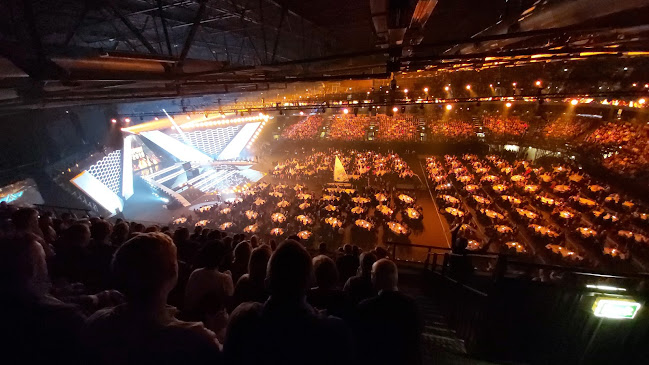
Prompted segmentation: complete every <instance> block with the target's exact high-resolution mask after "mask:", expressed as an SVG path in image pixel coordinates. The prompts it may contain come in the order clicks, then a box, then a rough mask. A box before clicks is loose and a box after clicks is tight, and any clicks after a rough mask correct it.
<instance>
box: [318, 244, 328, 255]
mask: <svg viewBox="0 0 649 365" xmlns="http://www.w3.org/2000/svg"><path fill="white" fill-rule="evenodd" d="M318 252H319V253H321V254H324V253H326V252H327V244H326V243H324V242H320V244H319V245H318Z"/></svg>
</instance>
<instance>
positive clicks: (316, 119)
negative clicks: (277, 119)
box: [282, 115, 324, 140]
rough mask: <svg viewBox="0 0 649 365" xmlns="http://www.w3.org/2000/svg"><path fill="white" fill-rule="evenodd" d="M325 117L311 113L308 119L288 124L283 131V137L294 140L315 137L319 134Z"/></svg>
mask: <svg viewBox="0 0 649 365" xmlns="http://www.w3.org/2000/svg"><path fill="white" fill-rule="evenodd" d="M323 123H324V118H322V116H320V115H310V116H308V117H307V118H306V119H304V120H302V121H299V122H297V123H295V124H292V125H290V126H288V127H287V128H286V129H284V131H283V132H282V137H283V138H287V139H293V140H305V139H313V138H315V137H316V136H317V135H318V132H319V130H320V127H321V126H322V124H323Z"/></svg>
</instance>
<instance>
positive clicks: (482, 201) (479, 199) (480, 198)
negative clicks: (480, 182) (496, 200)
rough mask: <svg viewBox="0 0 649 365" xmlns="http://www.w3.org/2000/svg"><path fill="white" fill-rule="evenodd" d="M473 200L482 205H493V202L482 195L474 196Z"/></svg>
mask: <svg viewBox="0 0 649 365" xmlns="http://www.w3.org/2000/svg"><path fill="white" fill-rule="evenodd" d="M473 200H475V201H476V202H478V203H480V204H491V200H489V199H487V198H485V197H483V196H480V195H473Z"/></svg>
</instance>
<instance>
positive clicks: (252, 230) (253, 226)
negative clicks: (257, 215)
mask: <svg viewBox="0 0 649 365" xmlns="http://www.w3.org/2000/svg"><path fill="white" fill-rule="evenodd" d="M258 230H259V226H258V225H257V224H256V223H255V224H251V225H249V226H246V227H245V228H244V229H243V231H244V232H246V233H255V232H257V231H258Z"/></svg>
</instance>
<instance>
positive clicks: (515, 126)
mask: <svg viewBox="0 0 649 365" xmlns="http://www.w3.org/2000/svg"><path fill="white" fill-rule="evenodd" d="M483 125H484V126H485V128H487V131H489V132H490V134H492V135H493V136H494V137H496V138H507V137H520V136H522V135H523V134H525V132H526V131H527V128H528V124H527V123H526V122H524V121H522V120H521V119H519V118H517V117H502V116H489V117H485V118H484V119H483Z"/></svg>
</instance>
